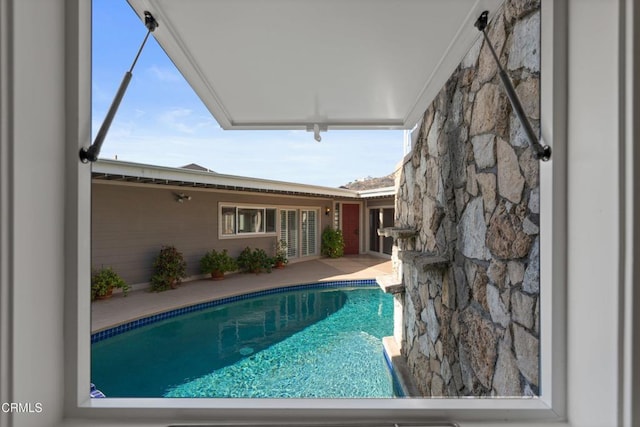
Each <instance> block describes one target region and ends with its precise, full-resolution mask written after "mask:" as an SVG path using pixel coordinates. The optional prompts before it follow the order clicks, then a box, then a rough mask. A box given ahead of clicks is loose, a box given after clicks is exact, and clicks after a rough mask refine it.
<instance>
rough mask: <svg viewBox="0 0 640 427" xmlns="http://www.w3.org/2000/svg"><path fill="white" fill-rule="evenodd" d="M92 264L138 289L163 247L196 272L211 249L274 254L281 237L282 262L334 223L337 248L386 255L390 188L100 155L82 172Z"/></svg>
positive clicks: (311, 250)
mask: <svg viewBox="0 0 640 427" xmlns="http://www.w3.org/2000/svg"><path fill="white" fill-rule="evenodd" d="M91 181H92V184H91V186H92V218H91V219H92V225H91V230H92V233H91V235H92V242H91V243H92V245H91V246H92V253H91V256H92V262H91V263H92V265H93V266H94V267H100V266H111V267H113V268H114V269H115V270H116V271H117V272H118V273H119V274H120V275H121V276H122V277H123V279H124V280H125V281H127V282H128V283H131V284H133V285H136V284H139V285H145V284H147V283H148V282H149V280H150V277H151V275H152V264H153V259H154V257H155V256H156V255H157V253H158V251H159V250H160V248H161V247H162V246H163V245H172V246H175V247H176V248H177V249H178V250H179V251H181V252H182V253H183V256H184V257H185V260H186V261H187V275H188V276H190V277H192V278H198V277H201V274H200V270H199V268H200V267H199V260H200V258H201V257H202V256H203V255H204V254H205V253H206V252H207V251H210V250H211V249H216V250H218V251H220V250H223V249H227V251H228V252H229V254H230V255H231V256H234V257H235V256H237V255H239V254H240V252H241V251H242V250H243V249H244V248H245V247H247V246H249V247H251V248H259V249H263V250H264V251H265V252H267V254H268V255H274V250H275V244H276V241H278V240H284V241H285V242H286V244H287V252H288V253H287V255H288V258H289V262H298V261H304V260H309V259H314V258H318V257H320V249H321V245H320V243H321V233H322V231H323V230H324V229H325V228H326V227H331V228H335V229H340V230H342V231H343V234H344V237H345V254H346V255H357V254H361V253H369V254H374V255H380V256H384V257H390V256H391V243H392V242H391V239H390V238H385V237H381V236H378V233H377V230H378V228H381V227H382V226H391V225H393V216H394V207H393V206H394V196H395V188H394V187H387V188H382V189H372V190H364V191H353V190H348V189H344V188H329V187H320V186H313V185H304V184H296V183H289V182H279V181H272V180H264V179H256V178H248V177H241V176H232V175H223V174H218V173H215V172H209V171H207V170H206V169H204V170H196V169H194V168H193V167H189V168H167V167H159V166H152V165H143V164H136V163H127V162H122V161H113V160H100V161H99V162H97V163H96V164H95V165H94V166H93V171H92V180H91Z"/></svg>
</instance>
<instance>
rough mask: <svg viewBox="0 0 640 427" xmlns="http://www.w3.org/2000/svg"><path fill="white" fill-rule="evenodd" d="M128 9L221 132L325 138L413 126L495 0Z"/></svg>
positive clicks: (208, 1) (164, 3) (170, 2)
mask: <svg viewBox="0 0 640 427" xmlns="http://www.w3.org/2000/svg"><path fill="white" fill-rule="evenodd" d="M129 3H130V4H131V5H132V6H133V8H134V9H135V11H136V13H137V14H138V15H139V16H140V17H141V19H143V15H144V11H149V12H151V14H152V15H153V16H154V17H155V19H156V20H157V21H158V23H159V27H158V28H157V29H156V30H155V32H154V33H153V35H154V37H155V38H156V39H157V40H158V42H159V43H160V45H161V46H162V47H163V48H164V50H165V51H166V52H167V54H168V55H169V57H170V58H171V59H172V60H173V62H174V63H175V64H176V66H177V67H178V69H179V70H180V71H181V72H182V74H183V75H184V77H185V78H186V79H187V81H188V82H189V84H190V85H191V86H192V87H193V89H194V90H195V91H196V93H197V94H198V96H199V97H200V98H201V99H202V101H203V102H204V103H205V105H206V106H207V108H208V109H209V110H210V111H211V113H212V114H213V116H214V117H215V118H216V120H217V121H218V123H219V124H220V126H221V127H222V128H223V129H311V128H313V125H315V124H317V125H319V128H320V129H321V130H326V129H327V128H328V129H336V128H342V129H380V128H387V129H409V128H411V127H412V126H413V125H414V124H415V123H416V122H417V121H418V120H419V119H420V117H421V116H422V114H423V113H424V111H425V110H426V108H427V107H428V105H429V103H430V102H431V101H432V100H433V99H434V98H435V96H436V95H437V94H438V92H439V91H440V89H441V88H442V87H443V85H444V84H445V82H446V81H447V79H448V78H449V76H450V75H451V73H452V72H453V70H454V69H455V67H456V66H457V65H458V64H459V63H460V61H461V59H462V58H463V56H464V55H465V54H466V52H467V51H468V50H469V48H470V47H471V46H472V44H473V43H474V41H475V40H476V39H477V38H478V37H480V33H479V32H478V30H477V29H476V28H475V27H474V26H473V24H474V22H475V21H476V19H477V17H478V16H479V15H480V13H481V12H482V11H484V10H488V11H489V12H490V14H489V16H490V18H491V17H492V16H493V13H494V12H495V10H496V9H497V8H498V7H499V6H500V4H501V3H502V0H129ZM141 25H143V24H142V23H141Z"/></svg>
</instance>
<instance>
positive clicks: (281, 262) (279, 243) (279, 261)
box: [273, 239, 289, 269]
mask: <svg viewBox="0 0 640 427" xmlns="http://www.w3.org/2000/svg"><path fill="white" fill-rule="evenodd" d="M273 262H274V265H275V267H276V268H278V269H282V268H284V266H285V265H286V264H287V263H288V262H289V259H288V258H287V242H286V241H285V240H284V239H281V240H276V255H275V257H273Z"/></svg>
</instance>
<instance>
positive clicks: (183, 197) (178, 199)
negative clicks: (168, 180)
mask: <svg viewBox="0 0 640 427" xmlns="http://www.w3.org/2000/svg"><path fill="white" fill-rule="evenodd" d="M175 196H176V202H178V203H184V201H185V200H187V201H189V200H191V196H187V195H186V194H184V193H176V194H175Z"/></svg>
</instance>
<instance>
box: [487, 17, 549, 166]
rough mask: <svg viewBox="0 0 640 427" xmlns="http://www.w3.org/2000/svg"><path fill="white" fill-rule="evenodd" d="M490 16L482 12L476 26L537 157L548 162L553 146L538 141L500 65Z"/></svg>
mask: <svg viewBox="0 0 640 427" xmlns="http://www.w3.org/2000/svg"><path fill="white" fill-rule="evenodd" d="M488 16H489V12H487V11H484V12H482V14H480V17H479V18H478V20H477V21H476V23H475V26H476V28H477V29H478V30H479V31H480V32H481V33H482V35H483V36H484V39H485V41H486V42H487V45H488V46H489V50H490V51H491V55H492V56H493V59H495V61H496V64H497V65H498V75H499V76H500V80H502V84H503V85H504V88H505V91H506V92H507V97H508V98H509V101H510V102H511V106H512V107H513V111H514V112H515V113H516V116H518V120H520V123H521V124H522V127H523V128H524V132H525V134H526V135H527V138H528V139H529V142H530V143H531V146H532V147H533V150H534V152H535V155H536V158H537V159H540V160H542V161H545V162H546V161H548V160H549V159H551V147H549V146H548V145H542V144H540V141H538V137H537V136H536V133H535V132H534V130H533V128H532V127H531V123H530V122H529V119H527V115H526V114H525V112H524V108H522V104H521V103H520V99H519V98H518V94H516V91H515V89H514V88H513V84H511V80H510V79H509V76H507V73H506V72H505V71H504V69H503V68H502V65H500V59H499V58H498V55H497V54H496V51H495V50H494V49H493V45H492V44H491V40H489V36H488V35H487V32H486V28H487V23H488Z"/></svg>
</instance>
